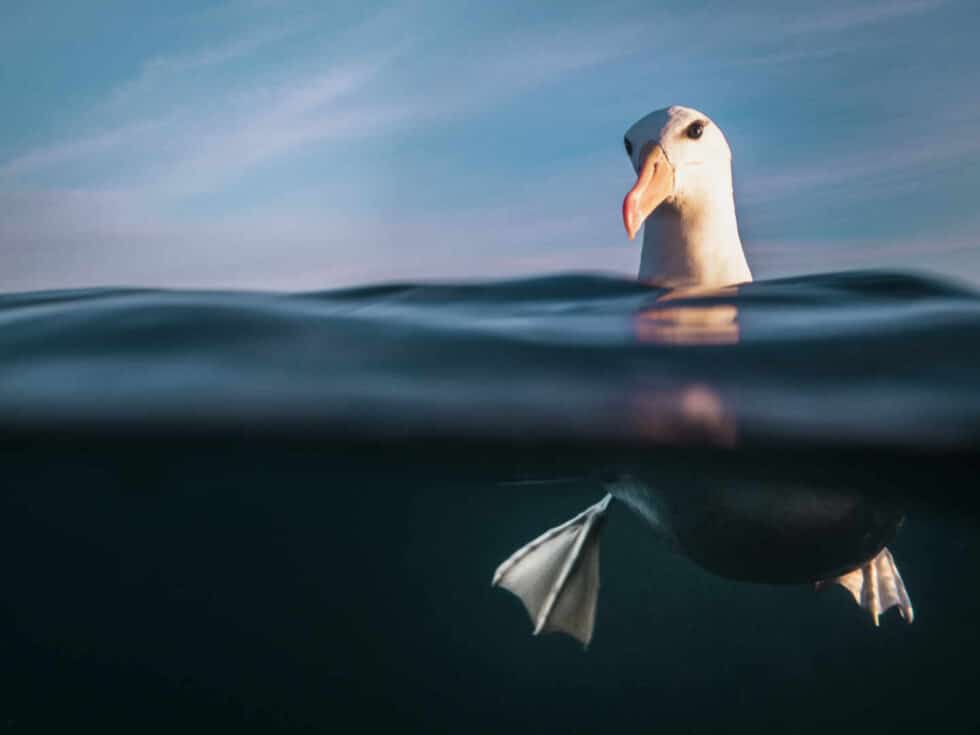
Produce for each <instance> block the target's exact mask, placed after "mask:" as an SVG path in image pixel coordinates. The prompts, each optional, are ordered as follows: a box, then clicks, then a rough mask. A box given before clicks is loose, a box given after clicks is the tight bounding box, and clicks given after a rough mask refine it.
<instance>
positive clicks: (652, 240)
mask: <svg viewBox="0 0 980 735" xmlns="http://www.w3.org/2000/svg"><path fill="white" fill-rule="evenodd" d="M679 173H680V174H681V175H679V176H677V184H678V187H677V188H678V191H679V192H681V193H679V194H677V195H675V196H672V197H671V198H669V199H668V200H667V201H665V202H664V203H663V204H661V205H660V206H659V207H657V209H656V210H655V211H654V212H653V214H652V215H650V217H649V218H648V219H647V221H646V224H644V226H643V255H642V256H641V259H640V280H642V281H649V282H652V283H656V284H657V285H662V286H668V287H677V286H706V287H718V286H728V285H731V284H734V283H745V282H746V281H751V280H752V273H751V271H750V270H749V265H748V263H746V261H745V252H744V251H743V250H742V240H741V239H740V238H739V236H738V222H737V220H736V218H735V197H734V195H733V193H732V175H731V168H730V164H728V163H727V162H726V165H725V166H724V168H723V169H722V168H721V167H715V170H713V171H709V170H707V168H706V167H705V168H702V167H701V166H697V167H696V168H694V169H693V170H692V171H690V172H689V173H688V172H683V171H682V172H679ZM684 174H687V175H684Z"/></svg>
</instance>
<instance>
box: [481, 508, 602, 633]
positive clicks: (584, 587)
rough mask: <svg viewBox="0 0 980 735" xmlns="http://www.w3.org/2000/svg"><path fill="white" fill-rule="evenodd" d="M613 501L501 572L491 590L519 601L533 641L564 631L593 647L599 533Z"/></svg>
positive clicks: (526, 550) (524, 551)
mask: <svg viewBox="0 0 980 735" xmlns="http://www.w3.org/2000/svg"><path fill="white" fill-rule="evenodd" d="M611 499H612V496H610V495H607V496H606V497H604V498H603V499H602V500H601V501H599V502H598V503H596V504H595V505H593V506H592V507H590V508H588V509H586V510H585V511H583V512H582V513H580V514H579V515H577V516H575V517H574V518H572V519H571V520H570V521H568V522H566V523H563V524H562V525H560V526H556V527H555V528H552V529H551V530H550V531H546V532H545V533H543V534H542V535H541V536H539V537H538V538H536V539H534V541H532V542H531V543H529V544H527V545H525V546H523V547H521V548H520V549H518V550H517V551H516V552H514V554H512V555H511V557H510V558H509V559H507V561H505V562H504V563H503V564H501V565H500V566H499V567H497V571H496V573H495V574H494V575H493V585H494V586H497V585H499V586H501V587H503V588H504V589H507V590H510V591H511V592H513V593H514V594H515V595H517V596H518V597H519V598H520V600H521V602H523V603H524V607H525V608H527V612H528V614H529V615H530V616H531V622H532V623H533V624H534V635H537V634H538V633H541V632H549V631H563V632H565V633H568V634H569V635H571V636H573V637H574V638H577V639H578V640H579V641H581V643H582V645H585V646H587V645H589V641H591V640H592V629H593V627H594V625H595V608H596V600H597V599H598V595H599V532H600V530H601V528H602V524H603V521H604V516H605V513H606V509H607V508H608V507H609V501H610V500H611Z"/></svg>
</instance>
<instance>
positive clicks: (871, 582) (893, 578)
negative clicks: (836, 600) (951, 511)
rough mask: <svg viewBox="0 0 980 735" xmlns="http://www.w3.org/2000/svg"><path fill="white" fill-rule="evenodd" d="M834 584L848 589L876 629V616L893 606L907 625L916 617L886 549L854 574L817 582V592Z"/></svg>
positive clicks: (849, 573)
mask: <svg viewBox="0 0 980 735" xmlns="http://www.w3.org/2000/svg"><path fill="white" fill-rule="evenodd" d="M834 582H836V583H837V584H839V585H841V586H842V587H844V588H845V589H847V591H848V592H850V593H851V596H852V597H854V601H855V602H856V603H857V604H858V605H860V606H861V607H862V608H864V609H865V610H867V611H868V613H869V614H870V615H871V619H872V620H873V621H874V624H875V626H877V625H878V616H879V615H881V614H882V613H883V612H885V611H886V610H888V609H889V608H892V607H897V608H898V612H899V614H900V615H901V616H902V618H904V619H905V621H906V622H908V623H911V622H912V620H913V619H914V618H915V613H914V612H913V610H912V602H911V600H909V595H908V592H906V591H905V583H904V582H902V575H900V574H899V573H898V567H896V566H895V560H894V559H893V558H892V554H891V552H890V551H889V550H888V549H887V548H885V549H882V550H881V551H880V552H879V553H878V556H876V557H875V558H874V559H872V560H871V561H869V562H867V563H866V564H864V565H862V566H860V567H858V568H857V569H855V570H854V571H853V572H848V573H847V574H844V575H841V576H840V577H835V578H834V579H827V580H824V581H823V582H817V589H820V588H821V587H823V586H824V585H825V584H828V583H834Z"/></svg>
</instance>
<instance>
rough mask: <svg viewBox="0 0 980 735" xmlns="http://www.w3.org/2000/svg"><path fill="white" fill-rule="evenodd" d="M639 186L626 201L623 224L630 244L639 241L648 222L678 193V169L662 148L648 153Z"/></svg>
mask: <svg viewBox="0 0 980 735" xmlns="http://www.w3.org/2000/svg"><path fill="white" fill-rule="evenodd" d="M642 160H643V167H642V168H641V169H640V175H639V176H637V178H636V183H635V184H633V188H632V189H630V192H629V194H627V195H626V198H625V199H624V200H623V224H624V225H625V226H626V233H627V234H628V235H629V236H630V240H632V239H633V238H635V237H636V233H637V232H639V231H640V228H641V227H642V226H643V223H644V222H645V221H646V218H647V217H649V216H650V215H651V214H653V210H655V209H656V208H657V207H659V206H660V203H661V202H662V201H663V200H664V199H666V198H667V197H669V196H670V195H671V193H672V192H673V191H674V167H673V166H671V165H670V161H668V160H667V155H666V154H665V153H664V149H663V148H661V147H660V144H659V143H658V144H656V145H654V146H652V147H651V148H649V150H648V151H646V158H644V159H642Z"/></svg>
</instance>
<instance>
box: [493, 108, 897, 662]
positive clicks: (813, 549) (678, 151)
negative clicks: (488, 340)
mask: <svg viewBox="0 0 980 735" xmlns="http://www.w3.org/2000/svg"><path fill="white" fill-rule="evenodd" d="M624 145H625V147H626V153H627V155H628V156H629V157H630V161H631V163H632V165H633V168H634V169H635V171H636V174H637V178H636V183H635V184H634V185H633V187H632V189H630V191H629V193H628V194H627V195H626V197H625V199H624V201H623V224H624V226H625V227H626V231H627V234H628V235H629V237H630V239H633V238H635V237H636V234H637V233H638V232H639V230H640V228H641V227H642V228H643V229H644V233H643V251H642V256H641V261H640V269H639V278H640V280H642V281H645V282H648V283H651V284H655V285H657V286H663V287H666V288H670V289H675V290H676V289H687V288H696V289H701V288H706V289H718V288H722V287H729V286H734V285H737V284H740V283H746V282H749V281H751V280H752V273H751V271H750V270H749V266H748V263H747V262H746V259H745V252H744V250H743V248H742V241H741V238H740V237H739V232H738V222H737V218H736V215H735V198H734V192H733V186H732V166H731V160H732V154H731V149H730V147H729V145H728V141H727V140H726V139H725V135H724V133H722V131H721V129H720V128H719V127H718V126H717V125H716V124H715V123H714V122H713V121H712V120H711V119H710V118H708V116H707V115H705V114H703V113H701V112H699V111H697V110H694V109H691V108H689V107H679V106H674V107H669V108H665V109H662V110H657V111H655V112H652V113H650V114H649V115H647V116H646V117H644V118H642V119H641V120H639V121H638V122H636V123H635V124H634V125H633V126H632V127H630V129H629V130H628V131H627V132H626V136H625V138H624ZM702 403H703V401H702ZM604 485H605V489H606V491H607V494H606V496H605V497H604V498H603V499H602V500H600V501H599V502H598V503H596V504H595V505H593V506H592V507H590V508H588V509H586V510H585V511H583V512H582V513H580V514H579V515H577V516H576V517H574V518H572V519H571V520H569V521H567V522H566V523H563V524H561V525H560V526H556V527H555V528H552V529H551V530H549V531H547V532H545V533H544V534H542V535H541V536H539V537H538V538H536V539H535V540H533V541H531V542H530V543H528V544H526V545H525V546H523V547H522V548H521V549H519V550H518V551H517V552H515V553H514V554H513V555H511V556H510V558H508V559H507V560H506V561H505V562H503V563H502V564H501V565H500V566H499V567H498V568H497V570H496V573H495V574H494V577H493V584H494V585H499V586H501V587H504V588H505V589H508V590H510V591H511V592H513V593H514V594H515V595H517V596H518V597H519V598H520V599H521V601H522V602H523V603H524V605H525V607H526V608H527V611H528V613H529V614H530V616H531V619H532V622H533V624H534V633H535V634H538V633H541V632H546V631H563V632H565V633H568V634H570V635H572V636H574V637H575V638H577V639H578V640H579V641H581V642H582V643H583V644H585V645H588V643H589V642H590V640H591V638H592V632H593V628H594V623H595V609H596V600H597V597H598V589H599V539H600V533H601V530H602V528H603V526H604V522H605V517H606V513H607V510H608V508H609V505H610V502H611V501H612V500H613V499H614V498H615V499H618V500H620V501H622V502H623V503H624V504H625V505H626V506H628V507H630V508H631V509H632V510H634V511H636V512H637V513H638V514H639V515H640V516H642V517H643V518H645V519H646V520H647V521H648V522H649V523H650V524H651V526H652V527H653V528H654V529H655V531H656V532H657V533H658V535H660V536H661V537H662V538H663V539H664V540H666V541H668V542H669V543H670V544H671V545H672V546H673V547H674V548H675V549H677V550H679V551H680V552H682V553H684V554H685V555H687V556H689V557H690V558H692V559H693V560H694V561H696V562H697V563H699V564H700V565H701V566H703V567H705V568H707V569H708V570H710V571H713V572H715V573H718V574H720V575H722V576H726V577H730V578H734V579H742V580H749V581H758V582H771V583H801V582H811V583H816V585H817V587H818V588H819V587H820V586H822V585H823V584H824V583H827V582H833V583H837V584H840V585H842V586H843V587H845V588H846V589H847V590H848V591H849V592H850V593H851V595H852V596H853V597H854V599H855V601H856V602H857V603H858V605H860V606H861V607H862V608H864V609H865V610H867V611H868V613H869V614H870V615H871V617H872V619H873V621H874V624H875V625H877V624H878V617H879V615H880V614H881V613H883V612H884V611H886V610H888V609H889V608H891V607H898V609H899V612H900V614H901V616H902V617H903V618H904V619H905V620H906V621H908V622H912V619H913V610H912V605H911V602H910V600H909V596H908V594H907V592H906V590H905V585H904V583H903V581H902V578H901V576H900V575H899V572H898V569H897V567H896V566H895V563H894V559H893V558H892V555H891V553H890V552H889V550H888V549H887V547H886V544H887V543H889V542H890V540H891V539H892V538H894V536H895V533H896V532H897V530H898V527H899V525H900V524H901V520H902V515H901V513H899V512H897V511H895V510H894V509H893V508H890V507H888V506H885V505H882V504H881V503H878V502H876V501H874V500H873V499H869V498H866V497H863V496H861V495H859V494H856V493H848V492H843V491H839V490H834V489H827V490H825V491H823V492H814V491H812V490H807V489H803V488H786V487H773V486H767V485H766V483H765V482H762V483H757V484H756V486H755V487H752V488H745V487H739V486H738V484H737V483H734V486H732V487H724V488H717V487H707V486H706V487H698V486H697V481H696V480H693V481H690V482H688V481H684V482H681V483H675V486H669V484H668V486H664V484H663V482H662V480H661V479H660V478H655V479H652V480H650V481H646V480H644V479H643V478H640V477H636V476H620V477H617V478H615V479H614V480H610V481H608V482H604ZM719 520H720V522H719Z"/></svg>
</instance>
